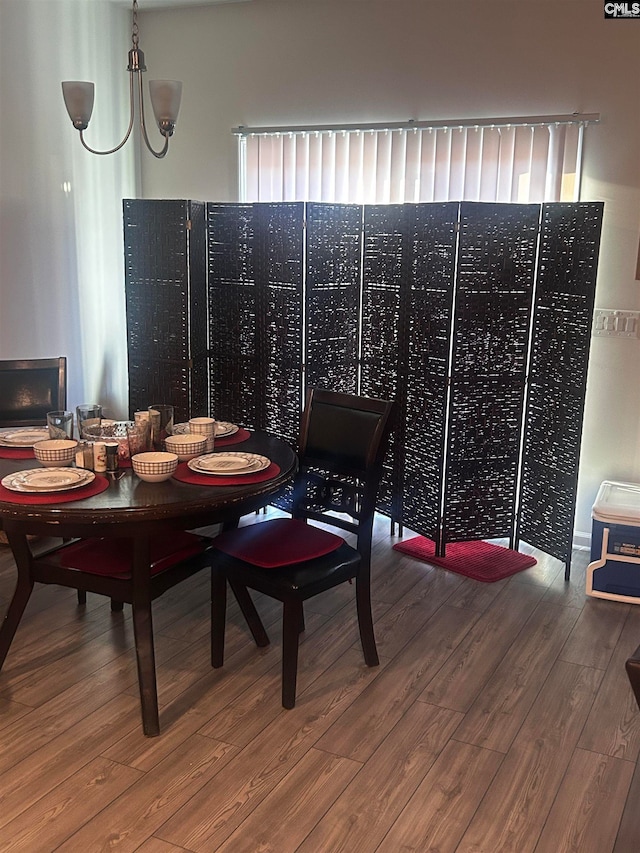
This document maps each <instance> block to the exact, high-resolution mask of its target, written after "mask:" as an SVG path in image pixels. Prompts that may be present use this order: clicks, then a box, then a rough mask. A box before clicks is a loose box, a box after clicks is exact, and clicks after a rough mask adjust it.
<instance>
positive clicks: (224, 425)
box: [216, 421, 240, 438]
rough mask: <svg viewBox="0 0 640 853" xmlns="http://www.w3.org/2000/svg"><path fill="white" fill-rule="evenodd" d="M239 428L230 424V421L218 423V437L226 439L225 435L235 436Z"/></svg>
mask: <svg viewBox="0 0 640 853" xmlns="http://www.w3.org/2000/svg"><path fill="white" fill-rule="evenodd" d="M239 429H240V427H239V426H236V424H230V423H229V422H228V421H216V437H218V438H224V437H225V435H235V434H236V433H237V432H238V430H239Z"/></svg>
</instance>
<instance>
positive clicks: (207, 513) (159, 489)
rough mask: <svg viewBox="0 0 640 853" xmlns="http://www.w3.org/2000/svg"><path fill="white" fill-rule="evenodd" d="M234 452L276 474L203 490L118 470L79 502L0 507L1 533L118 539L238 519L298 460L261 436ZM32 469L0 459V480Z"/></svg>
mask: <svg viewBox="0 0 640 853" xmlns="http://www.w3.org/2000/svg"><path fill="white" fill-rule="evenodd" d="M236 449H237V450H241V451H243V452H244V451H246V452H248V453H259V454H260V455H262V456H268V457H269V459H271V461H272V462H275V463H276V465H278V466H279V468H280V473H279V474H278V475H277V476H276V477H275V478H273V479H270V480H266V481H264V482H261V483H251V484H247V485H229V486H226V485H225V486H220V485H216V486H209V485H196V484H193V483H183V482H180V481H179V480H176V479H174V478H170V479H169V480H166V481H164V482H162V483H147V482H144V481H143V480H140V479H139V478H138V477H137V476H136V475H135V474H134V473H133V471H132V470H131V469H128V468H126V469H121V471H122V472H123V475H122V476H120V477H119V479H116V478H115V477H114V478H110V482H109V487H108V488H107V489H106V490H105V491H103V492H101V493H100V494H98V495H94V496H92V497H88V498H85V499H83V500H80V501H69V502H64V503H57V504H56V503H55V502H54V500H55V498H52V502H51V503H47V504H28V503H11V502H9V501H0V521H1V523H2V526H4V527H5V528H6V529H8V528H9V527H11V528H14V529H17V530H19V531H20V532H22V533H35V534H40V535H56V536H88V535H92V536H95V535H110V534H111V535H113V534H114V532H115V529H114V525H116V526H117V535H120V536H124V535H126V534H127V533H135V532H137V531H139V530H140V529H141V527H144V528H145V530H146V531H147V532H148V531H149V529H150V528H153V527H154V526H155V527H158V529H160V528H162V529H165V530H166V529H167V527H174V528H176V529H179V528H182V529H185V528H186V529H188V528H191V527H198V526H204V525H208V524H215V523H218V522H224V521H228V520H231V519H234V518H238V517H239V516H241V515H246V514H248V513H250V512H253V511H255V510H257V509H259V508H260V507H262V506H266V505H267V504H268V503H270V501H271V500H272V499H273V497H274V496H275V495H277V494H279V493H280V492H282V491H283V489H284V488H285V487H286V485H287V484H288V483H289V482H290V481H291V480H292V478H293V476H294V475H295V473H296V471H297V466H298V460H297V456H296V454H295V452H294V451H293V450H292V448H291V446H290V445H289V444H287V443H286V442H285V441H282V440H281V439H278V438H276V437H275V436H273V435H269V434H268V433H264V432H252V433H251V435H250V437H249V438H248V439H247V440H246V441H243V442H242V443H241V444H239V445H237V447H232V448H225V450H236ZM221 450H222V448H221ZM37 467H39V463H38V462H37V460H35V459H2V458H0V479H1V478H2V477H4V476H5V475H7V474H10V473H12V472H13V471H18V470H24V469H27V468H37ZM119 473H120V472H119ZM88 528H90V530H89V529H88Z"/></svg>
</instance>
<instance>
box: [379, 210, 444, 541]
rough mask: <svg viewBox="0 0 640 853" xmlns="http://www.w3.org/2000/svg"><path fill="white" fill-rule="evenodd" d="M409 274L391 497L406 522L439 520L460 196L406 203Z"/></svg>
mask: <svg viewBox="0 0 640 853" xmlns="http://www.w3.org/2000/svg"><path fill="white" fill-rule="evenodd" d="M406 207H407V210H406V213H407V216H408V223H407V225H408V230H407V234H408V239H409V247H410V248H409V257H408V270H407V272H408V275H407V279H406V281H405V282H404V286H403V291H402V299H401V334H400V351H399V372H400V382H399V387H398V402H399V407H400V410H401V419H400V423H399V427H398V433H397V437H398V444H397V458H396V464H397V466H398V473H397V480H396V483H395V493H396V494H394V499H396V500H397V501H398V502H399V504H400V512H401V520H402V523H403V524H404V525H406V526H407V527H409V528H410V529H411V530H415V531H416V532H418V533H420V534H422V535H423V536H428V537H429V538H430V539H435V538H436V536H437V532H438V530H439V528H440V524H441V516H440V503H441V493H442V488H443V469H444V450H445V424H446V402H447V387H448V375H449V350H450V340H451V325H452V303H453V285H454V278H455V257H456V243H457V222H458V204H457V203H452V202H451V203H446V204H420V205H407V206H406Z"/></svg>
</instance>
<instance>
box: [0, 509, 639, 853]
mask: <svg viewBox="0 0 640 853" xmlns="http://www.w3.org/2000/svg"><path fill="white" fill-rule="evenodd" d="M263 518H264V516H260V517H259V518H258V519H256V518H248V519H245V520H244V522H243V523H253V522H254V521H256V520H263ZM405 535H406V536H410V535H411V534H409V533H407V534H405ZM395 541H397V539H394V538H392V537H391V535H390V531H389V524H388V522H387V521H386V520H385V519H379V520H378V522H377V524H376V530H375V547H374V564H373V599H374V602H373V606H374V617H375V624H376V635H377V639H378V648H379V653H380V666H379V667H377V668H374V669H369V668H367V667H366V666H365V665H364V662H363V659H362V653H361V649H360V645H359V640H358V632H357V622H356V618H355V602H354V598H353V593H354V590H353V587H351V586H350V585H344V586H343V587H341V588H339V589H337V590H333V591H331V592H329V593H327V594H325V595H323V596H321V597H319V598H317V599H315V600H312V601H310V602H308V603H307V606H306V609H305V615H306V632H305V634H304V636H303V641H302V644H301V649H300V663H299V678H298V702H297V705H296V708H295V709H293V710H291V711H285V710H283V709H282V707H281V706H280V638H279V633H280V627H281V621H280V609H279V605H277V604H276V603H274V602H272V601H268V600H266V599H260V598H257V604H258V607H259V609H260V612H261V614H262V617H263V619H264V622H265V625H266V627H267V630H268V631H269V633H270V636H271V639H272V644H271V646H270V647H269V648H266V649H257V648H256V647H255V646H254V644H253V642H252V640H251V637H250V635H249V632H248V630H247V629H246V626H245V624H244V623H243V620H242V617H241V616H240V614H239V611H238V609H237V607H236V606H235V604H231V606H230V608H229V617H228V618H229V621H228V626H227V650H226V660H225V666H224V668H223V669H221V670H215V671H214V670H212V669H211V667H210V664H209V644H208V632H209V625H208V619H209V608H208V595H209V588H208V578H207V577H206V574H205V573H201V574H200V575H198V576H196V577H194V578H191V579H190V580H189V581H187V582H185V583H184V584H183V585H182V586H181V587H177V588H175V589H173V590H170V591H169V592H168V593H167V594H166V595H165V596H163V597H162V598H161V599H159V600H158V601H157V602H155V605H154V629H155V637H156V655H157V665H158V687H159V697H160V705H161V714H160V723H161V728H162V734H161V736H160V737H159V738H151V739H149V738H145V737H144V736H143V735H142V730H141V726H140V711H139V701H138V690H137V677H136V664H135V655H134V651H133V629H132V625H131V614H130V612H128V608H126V607H125V611H124V613H112V612H111V610H110V608H109V603H108V601H106V600H104V599H101V598H100V597H98V596H93V595H89V596H88V602H87V604H86V606H83V607H80V606H78V604H77V603H76V600H75V593H74V592H73V591H69V590H64V589H61V588H58V587H38V588H37V589H36V591H35V593H34V595H33V597H32V600H31V602H30V604H29V607H28V609H27V613H26V615H25V617H24V620H23V622H22V624H21V626H20V628H19V630H18V634H17V636H16V639H15V641H14V644H13V646H12V648H11V650H10V652H9V655H8V657H7V661H6V663H5V667H4V670H3V672H2V673H0V851H24V853H54V851H64V853H92V851H140V853H185V851H186V852H187V853H214V851H221V853H293V851H299V853H400V851H402V852H403V853H408V852H409V851H413V853H429V852H430V851H433V853H435V851H438V853H638V851H640V819H639V817H638V815H640V809H639V808H638V797H639V796H640V770H639V769H638V755H639V754H640V711H639V710H638V708H637V706H636V704H635V701H634V699H633V696H632V694H631V690H630V688H629V685H628V682H627V679H626V675H625V671H624V661H625V659H626V658H627V657H628V656H629V655H630V653H631V652H633V651H634V649H635V648H636V647H637V646H638V645H640V608H638V607H635V606H633V605H630V604H626V603H619V602H609V601H602V600H598V599H593V598H587V596H586V595H585V593H584V576H585V575H584V570H585V567H586V564H587V562H588V553H587V552H585V551H575V552H574V559H573V565H572V579H571V582H570V583H569V584H565V582H564V580H563V571H564V567H563V566H562V565H561V564H560V563H559V562H558V561H557V560H554V559H553V558H551V557H548V556H546V555H544V554H540V553H536V552H535V551H533V550H532V549H528V548H526V546H523V550H528V551H530V552H532V553H534V555H535V556H536V558H537V559H538V563H537V564H536V565H535V566H533V567H532V568H530V569H527V570H526V571H525V572H522V573H520V574H518V575H516V576H514V577H512V578H509V579H506V580H503V581H499V582H498V583H495V584H481V583H478V582H475V581H471V580H468V579H465V578H462V577H460V576H458V575H455V574H451V573H448V572H445V571H443V570H441V569H437V568H434V567H431V566H428V565H426V564H425V563H420V562H418V561H415V560H412V559H410V558H409V557H406V556H403V555H400V554H398V553H397V552H395V551H393V550H392V547H391V546H392V545H393V543H394V542H395ZM14 573H15V568H14V564H13V559H12V556H11V552H10V550H9V549H8V548H7V547H1V546H0V615H2V614H3V613H4V610H5V608H6V606H7V604H8V601H9V598H10V596H11V594H12V591H13V583H14V577H15V574H14Z"/></svg>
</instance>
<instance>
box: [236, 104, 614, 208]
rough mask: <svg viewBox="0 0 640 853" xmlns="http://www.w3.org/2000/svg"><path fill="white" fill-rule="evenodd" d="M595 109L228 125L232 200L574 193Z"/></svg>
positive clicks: (535, 199) (534, 199) (574, 196)
mask: <svg viewBox="0 0 640 853" xmlns="http://www.w3.org/2000/svg"><path fill="white" fill-rule="evenodd" d="M598 119H599V116H597V115H589V116H586V115H580V116H579V115H576V116H551V117H531V118H528V119H524V118H513V119H500V120H494V119H485V120H482V121H475V120H474V121H467V122H457V121H456V122H447V123H444V122H438V123H435V124H430V125H426V124H424V123H410V124H408V125H402V126H392V127H379V126H373V127H369V128H365V127H354V126H345V127H344V128H328V127H317V128H236V129H235V131H234V132H235V133H236V134H237V135H238V141H239V163H240V200H241V201H246V202H253V201H323V202H344V203H355V204H387V203H402V202H416V203H417V202H429V201H499V202H521V203H540V202H544V201H578V200H579V196H580V166H581V159H582V141H583V135H584V127H585V125H586V124H588V123H589V122H592V121H598Z"/></svg>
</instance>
